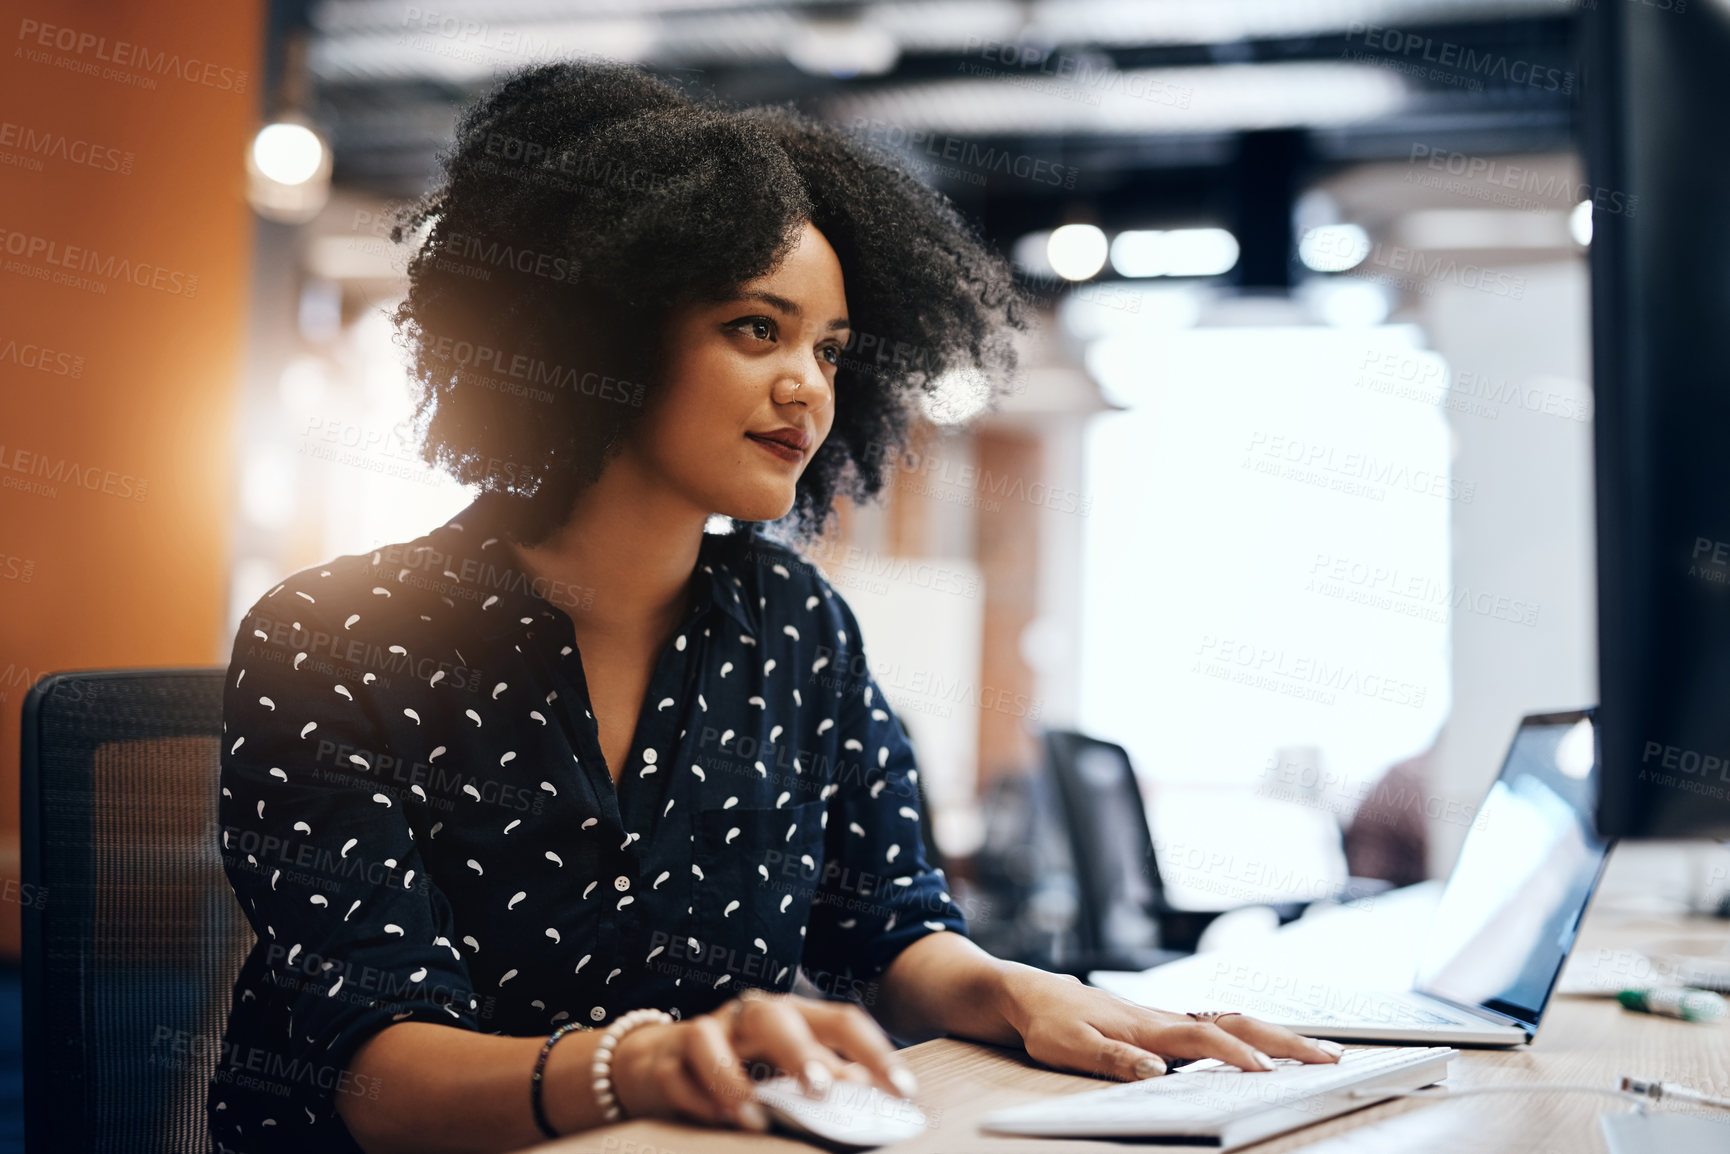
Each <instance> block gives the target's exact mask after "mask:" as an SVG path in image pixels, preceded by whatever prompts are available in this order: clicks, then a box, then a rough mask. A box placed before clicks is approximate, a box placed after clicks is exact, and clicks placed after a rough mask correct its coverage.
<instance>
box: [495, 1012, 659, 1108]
mask: <svg viewBox="0 0 1730 1154" xmlns="http://www.w3.org/2000/svg"><path fill="white" fill-rule="evenodd" d="M672 1020H673V1016H672V1015H671V1014H669V1013H667V1012H666V1011H664V1010H632V1011H631V1012H630V1013H628V1014H626V1015H625V1016H624V1017H622V1018H620V1019H619V1020H618V1021H616V1022H614V1023H613V1024H612V1025H611V1026H608V1027H607V1030H606V1032H605V1033H604V1034H602V1035H601V1040H600V1042H599V1043H598V1044H597V1045H596V1047H595V1061H594V1065H593V1066H592V1067H591V1069H590V1073H591V1076H592V1080H593V1083H594V1087H595V1102H596V1104H597V1105H599V1106H600V1107H601V1114H602V1116H603V1117H604V1118H605V1119H606V1120H607V1121H608V1122H616V1121H618V1120H619V1115H620V1109H619V1101H618V1097H617V1096H616V1095H615V1094H614V1093H613V1077H612V1064H613V1050H614V1048H615V1047H616V1046H617V1045H618V1044H619V1039H620V1038H623V1037H624V1036H625V1035H626V1034H627V1033H629V1032H630V1031H632V1030H634V1029H636V1028H637V1027H638V1026H648V1025H653V1024H656V1023H660V1022H671V1021H672ZM593 1028H594V1027H593V1026H586V1025H580V1024H578V1023H576V1022H566V1023H565V1024H564V1025H562V1026H560V1027H559V1028H558V1029H556V1030H554V1031H553V1032H552V1033H551V1034H550V1035H549V1036H548V1037H547V1040H546V1041H545V1042H543V1043H541V1053H540V1056H539V1057H538V1058H536V1059H535V1072H534V1073H533V1074H531V1075H530V1076H529V1100H530V1102H531V1103H532V1104H533V1105H534V1111H535V1125H537V1126H539V1127H540V1128H541V1133H542V1134H544V1135H546V1136H547V1137H548V1138H558V1137H560V1134H559V1132H558V1131H557V1130H554V1129H553V1126H552V1123H551V1122H549V1121H547V1113H546V1107H545V1106H544V1105H543V1104H542V1101H541V1083H542V1075H543V1073H544V1072H545V1070H546V1065H547V1055H548V1054H550V1053H552V1050H553V1044H554V1043H555V1042H557V1041H558V1040H559V1039H560V1038H562V1037H564V1036H565V1035H566V1034H568V1033H570V1032H571V1031H572V1030H592V1029H593Z"/></svg>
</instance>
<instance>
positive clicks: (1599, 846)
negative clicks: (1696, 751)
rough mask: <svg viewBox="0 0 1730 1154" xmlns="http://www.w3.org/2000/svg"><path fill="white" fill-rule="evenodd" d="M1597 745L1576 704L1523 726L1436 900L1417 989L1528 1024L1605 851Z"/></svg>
mask: <svg viewBox="0 0 1730 1154" xmlns="http://www.w3.org/2000/svg"><path fill="white" fill-rule="evenodd" d="M1596 750H1597V742H1596V740H1595V735H1594V733H1593V726H1592V721H1591V718H1590V715H1589V714H1588V713H1586V712H1585V711H1578V712H1573V713H1552V714H1539V715H1534V716H1531V717H1527V718H1526V719H1525V720H1524V721H1522V722H1521V723H1520V729H1519V732H1518V733H1516V734H1515V735H1514V744H1513V747H1512V748H1511V749H1509V751H1508V759H1507V761H1506V762H1505V763H1503V765H1502V772H1501V775H1500V776H1499V777H1498V778H1497V779H1496V783H1495V784H1494V785H1493V786H1491V787H1490V792H1489V795H1488V796H1487V797H1486V798H1485V799H1484V803H1483V805H1482V806H1481V807H1480V808H1479V810H1478V812H1477V813H1476V814H1475V815H1474V817H1473V821H1472V827H1471V829H1470V831H1468V832H1467V834H1466V841H1465V845H1464V846H1463V847H1462V848H1461V850H1460V856H1459V859H1458V860H1457V861H1456V862H1455V863H1454V871H1453V873H1452V874H1451V875H1450V876H1449V877H1448V884H1447V888H1446V889H1445V890H1443V892H1442V898H1441V901H1440V903H1439V904H1438V905H1437V907H1436V914H1435V918H1434V920H1433V921H1432V922H1431V925H1430V936H1429V940H1428V943H1427V944H1426V946H1425V948H1424V952H1423V954H1422V959H1423V960H1422V962H1421V963H1420V965H1419V970H1418V975H1417V989H1418V990H1419V991H1420V992H1422V993H1425V994H1434V995H1439V996H1441V997H1444V998H1447V999H1450V1000H1452V1001H1454V1002H1460V1003H1464V1004H1466V1005H1477V1006H1482V1007H1483V1008H1485V1009H1488V1010H1494V1011H1496V1012H1498V1013H1502V1014H1506V1015H1507V1016H1509V1017H1511V1018H1514V1019H1515V1020H1517V1021H1520V1022H1524V1023H1525V1024H1527V1025H1529V1026H1534V1027H1535V1026H1536V1025H1537V1022H1538V1018H1539V1016H1540V1015H1541V1014H1542V1013H1543V1010H1544V1004H1545V1003H1546V1002H1547V1001H1548V1000H1549V997H1550V991H1551V989H1552V988H1554V986H1555V983H1556V977H1557V975H1559V974H1560V973H1561V970H1562V963H1563V962H1565V961H1566V960H1567V958H1568V951H1569V949H1570V948H1571V947H1572V946H1573V944H1574V934H1575V931H1576V930H1577V929H1578V928H1579V925H1580V919H1581V916H1582V915H1583V914H1584V913H1585V912H1586V905H1587V903H1588V902H1589V901H1591V898H1592V891H1593V889H1595V888H1596V887H1597V884H1598V877H1599V874H1600V873H1601V872H1602V871H1603V866H1604V861H1605V859H1606V858H1607V857H1608V849H1609V847H1608V844H1607V843H1606V842H1605V841H1604V840H1603V839H1601V838H1599V837H1598V835H1597V833H1596V832H1595V830H1594V828H1593V824H1592V808H1593V805H1594V803H1595V801H1596V798H1597V790H1598V765H1597V756H1596Z"/></svg>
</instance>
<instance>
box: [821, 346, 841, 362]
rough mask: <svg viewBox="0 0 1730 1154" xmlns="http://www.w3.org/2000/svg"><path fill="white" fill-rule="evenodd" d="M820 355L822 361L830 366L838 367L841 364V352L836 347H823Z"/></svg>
mask: <svg viewBox="0 0 1730 1154" xmlns="http://www.w3.org/2000/svg"><path fill="white" fill-rule="evenodd" d="M822 353H823V359H824V360H825V361H828V362H829V363H830V364H832V365H838V364H840V363H841V350H840V349H839V348H837V347H836V346H834V345H824V346H823V349H822Z"/></svg>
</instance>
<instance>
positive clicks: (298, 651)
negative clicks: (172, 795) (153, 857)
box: [218, 575, 480, 1108]
mask: <svg viewBox="0 0 1730 1154" xmlns="http://www.w3.org/2000/svg"><path fill="white" fill-rule="evenodd" d="M327 584H328V582H320V581H319V580H318V579H316V578H314V579H304V578H302V577H301V575H296V577H291V578H290V579H289V581H288V582H285V583H284V584H283V585H280V586H278V587H277V589H276V590H274V591H273V592H272V593H270V594H267V595H266V596H264V597H263V598H260V600H259V601H258V602H257V603H256V604H255V605H254V606H253V607H252V609H251V610H250V611H249V612H248V614H247V616H246V618H245V620H244V621H243V622H242V623H241V626H240V630H239V632H238V634H237V635H236V637H235V644H234V652H233V657H232V660H231V661H230V664H229V667H228V676H227V681H226V683H225V686H224V691H223V705H222V714H223V736H222V748H221V764H222V771H221V796H220V797H219V799H218V812H219V814H220V818H221V828H220V831H219V835H218V836H219V841H220V845H221V854H222V860H223V869H224V872H225V873H226V874H227V875H228V880H229V883H230V884H231V885H232V886H233V887H234V893H235V897H236V898H237V899H238V900H239V903H240V908H241V910H242V911H243V912H244V913H245V915H246V917H247V920H248V921H249V922H250V923H251V924H252V928H253V930H254V932H255V933H256V934H257V935H258V939H259V943H260V945H259V948H258V950H257V951H255V963H256V961H257V960H258V958H257V955H262V962H263V971H262V973H263V977H262V981H263V982H264V983H265V984H267V985H269V986H271V987H273V990H272V991H271V992H272V993H273V994H274V996H275V997H276V999H277V1000H279V1001H281V1002H282V1003H283V1004H285V1005H287V1006H288V1007H289V1011H290V1012H289V1016H288V1039H287V1050H288V1052H287V1053H286V1054H282V1055H281V1060H282V1062H284V1063H286V1064H289V1065H290V1068H293V1069H312V1070H316V1071H320V1072H322V1073H323V1074H324V1076H320V1077H316V1078H311V1079H309V1080H308V1081H309V1082H310V1084H311V1085H313V1086H316V1087H322V1090H321V1091H320V1093H321V1095H322V1097H321V1101H322V1103H323V1105H324V1106H325V1107H327V1108H330V1107H332V1103H333V1100H334V1093H335V1088H336V1087H337V1085H338V1075H339V1074H340V1072H341V1071H343V1070H344V1069H346V1067H347V1065H348V1062H349V1060H350V1058H351V1057H352V1056H353V1053H354V1050H355V1049H356V1048H357V1047H358V1046H359V1045H360V1043H361V1042H363V1041H365V1040H366V1039H367V1038H369V1037H370V1036H371V1035H372V1034H374V1033H375V1032H377V1031H378V1030H380V1029H382V1028H384V1027H385V1026H388V1025H390V1024H392V1023H393V1022H396V1021H402V1020H406V1019H411V1018H412V1019H416V1020H420V1021H428V1022H437V1023H439V1024H442V1025H446V1026H455V1027H457V1028H459V1029H467V1030H476V1031H478V1030H479V1028H480V1027H479V1024H478V1021H477V1018H476V1009H477V998H476V996H475V994H474V992H473V990H472V988H471V986H470V983H469V974H468V968H467V966H466V965H465V964H464V962H463V960H462V956H461V954H460V953H459V952H458V948H457V946H456V945H454V944H453V939H454V937H455V929H454V922H453V918H452V913H451V907H450V903H449V901H448V900H447V899H446V898H445V896H444V895H443V894H442V893H441V892H440V891H439V888H438V887H437V886H436V885H435V884H433V881H432V878H431V877H430V876H429V874H428V872H427V870H426V867H425V864H424V863H423V861H422V859H421V855H420V852H419V850H418V849H417V848H416V846H415V837H414V830H413V828H412V823H411V820H410V816H409V813H408V807H409V804H410V803H412V802H413V801H414V800H415V799H414V798H413V797H412V795H405V794H404V793H403V792H402V791H401V790H400V789H399V788H396V787H392V786H386V785H383V784H382V783H381V782H380V781H378V780H374V779H372V778H371V777H369V774H370V773H371V771H372V768H373V767H374V766H376V765H377V764H378V763H379V759H380V757H381V756H388V755H389V754H390V750H389V746H388V739H387V738H386V737H385V736H384V735H385V729H384V727H383V726H382V725H381V724H380V723H379V714H378V713H377V710H378V709H379V708H383V707H385V703H384V702H382V701H381V700H380V697H381V696H382V694H380V693H379V692H377V691H376V690H375V688H374V686H373V684H372V683H373V682H375V681H377V678H376V677H369V676H368V674H367V672H366V671H364V670H362V669H359V668H355V667H353V666H351V665H347V664H345V663H343V662H340V661H336V660H333V659H332V658H330V657H329V656H328V655H327V654H320V653H316V652H310V650H314V649H316V645H315V644H314V638H316V637H324V638H329V637H341V636H342V627H341V626H340V624H339V625H337V626H335V627H334V628H333V627H332V625H331V624H330V621H329V619H328V617H327V616H326V614H325V613H324V611H323V610H322V609H321V608H319V607H317V606H316V603H312V600H311V598H312V596H313V595H309V594H307V593H305V592H302V591H301V588H302V587H305V588H310V589H313V590H317V591H318V592H317V594H316V595H318V596H321V597H323V598H325V599H326V600H329V599H331V598H332V597H333V596H334V594H330V593H328V592H326V591H325V590H324V588H323V586H324V585H327ZM303 598H305V600H303ZM332 612H333V613H334V612H337V610H335V609H334V608H333V609H332ZM255 996H264V992H261V991H255ZM280 1042H281V1039H269V1040H263V1041H261V1042H260V1044H265V1045H269V1046H270V1047H271V1048H273V1049H274V1048H275V1047H276V1046H277V1045H279V1044H280ZM296 1060H298V1061H299V1062H300V1063H302V1065H294V1063H295V1062H296Z"/></svg>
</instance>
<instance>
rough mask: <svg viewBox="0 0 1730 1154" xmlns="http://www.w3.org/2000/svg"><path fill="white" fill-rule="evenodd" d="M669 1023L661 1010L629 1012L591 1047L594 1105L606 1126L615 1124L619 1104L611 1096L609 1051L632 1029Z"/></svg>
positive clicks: (611, 1082)
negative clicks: (599, 1110) (593, 1057)
mask: <svg viewBox="0 0 1730 1154" xmlns="http://www.w3.org/2000/svg"><path fill="white" fill-rule="evenodd" d="M672 1020H673V1015H671V1014H669V1013H667V1011H665V1010H632V1011H631V1012H630V1013H628V1014H626V1015H625V1016H624V1017H622V1018H620V1019H619V1020H618V1021H616V1022H614V1023H613V1024H612V1025H610V1026H608V1027H607V1032H606V1033H604V1034H602V1035H601V1040H600V1042H599V1044H597V1045H596V1046H595V1065H594V1068H593V1071H592V1072H593V1074H594V1078H595V1101H596V1102H597V1103H598V1104H599V1105H600V1107H601V1116H602V1117H604V1118H605V1119H606V1120H607V1121H609V1122H617V1121H618V1120H619V1114H620V1110H619V1100H618V1098H616V1097H615V1096H614V1095H613V1048H614V1047H615V1046H617V1045H618V1044H619V1039H620V1038H623V1037H624V1036H625V1035H626V1034H628V1033H630V1032H631V1031H632V1030H634V1029H636V1028H637V1027H638V1026H655V1025H660V1024H661V1023H663V1022H670V1021H672Z"/></svg>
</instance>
